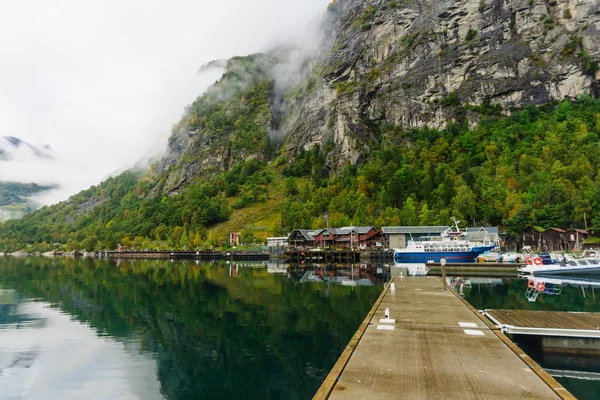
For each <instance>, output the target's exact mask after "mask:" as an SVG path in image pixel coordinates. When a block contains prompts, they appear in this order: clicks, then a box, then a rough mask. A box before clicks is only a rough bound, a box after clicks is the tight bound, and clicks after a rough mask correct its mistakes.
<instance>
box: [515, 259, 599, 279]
mask: <svg viewBox="0 0 600 400" xmlns="http://www.w3.org/2000/svg"><path fill="white" fill-rule="evenodd" d="M520 271H521V272H522V273H524V274H530V275H534V276H539V275H600V260H598V259H595V258H575V259H570V260H563V261H562V262H561V263H560V264H550V265H544V264H542V265H536V264H533V265H524V266H523V267H521V268H520Z"/></svg>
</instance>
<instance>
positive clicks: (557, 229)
mask: <svg viewBox="0 0 600 400" xmlns="http://www.w3.org/2000/svg"><path fill="white" fill-rule="evenodd" d="M546 230H547V231H555V232H558V233H565V232H566V231H565V230H564V229H560V228H548V229H546Z"/></svg>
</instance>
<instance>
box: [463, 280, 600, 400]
mask: <svg viewBox="0 0 600 400" xmlns="http://www.w3.org/2000/svg"><path fill="white" fill-rule="evenodd" d="M451 281H452V284H453V285H454V286H455V288H456V289H457V290H458V291H459V292H461V293H462V294H463V296H464V297H465V299H466V300H468V301H469V302H470V303H471V304H472V305H473V306H474V307H475V308H477V309H478V310H483V309H507V310H542V311H580V312H600V277H599V278H587V279H585V278H560V279H559V278H554V279H553V278H536V283H537V282H542V283H544V290H543V291H538V290H535V289H533V290H532V289H529V288H528V281H527V280H525V279H520V278H519V279H500V278H453V279H452V280H451ZM511 338H512V340H513V341H514V342H515V343H516V344H517V345H519V346H520V347H521V348H522V349H523V350H525V352H526V353H527V354H528V355H530V356H531V357H532V358H533V359H534V360H535V361H536V362H537V363H538V364H540V365H541V366H542V367H543V368H546V369H549V371H550V372H551V373H552V374H553V375H554V376H555V378H556V380H557V381H559V382H560V383H561V384H562V385H563V386H564V387H565V388H566V389H568V390H569V391H570V392H571V393H572V394H573V395H575V396H576V397H577V398H579V399H581V400H587V399H589V400H592V399H593V400H600V356H599V354H598V352H596V354H577V353H568V352H559V353H556V352H548V351H544V348H543V346H542V342H541V339H540V338H539V337H535V336H525V335H512V336H511ZM570 340H573V339H565V340H564V343H566V344H567V345H568V344H569V343H570V342H569V341H570ZM597 340H598V339H597ZM571 343H572V342H571ZM597 348H598V349H599V350H600V345H598V346H597ZM570 372H575V373H578V372H584V373H589V374H586V377H585V379H576V378H572V377H565V376H564V375H567V376H568V375H570ZM561 375H562V376H561Z"/></svg>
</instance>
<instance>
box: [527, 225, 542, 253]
mask: <svg viewBox="0 0 600 400" xmlns="http://www.w3.org/2000/svg"><path fill="white" fill-rule="evenodd" d="M543 232H544V228H540V227H538V226H528V227H526V228H525V229H523V240H522V245H523V246H529V247H531V249H532V250H533V251H535V252H538V251H542V250H540V249H541V248H542V233H543Z"/></svg>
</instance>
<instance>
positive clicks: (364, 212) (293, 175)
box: [0, 96, 600, 251]
mask: <svg viewBox="0 0 600 400" xmlns="http://www.w3.org/2000/svg"><path fill="white" fill-rule="evenodd" d="M454 107H456V108H457V109H458V110H464V111H465V113H466V112H471V111H473V107H472V106H469V105H461V104H459V103H458V102H456V104H454ZM247 110H249V111H248V113H254V112H255V111H253V108H252V107H249V108H247ZM217 111H218V112H222V110H217ZM476 111H478V112H479V113H480V114H488V116H487V117H486V118H484V119H483V120H481V121H480V123H479V124H478V125H477V127H475V128H469V126H468V123H467V122H466V118H465V119H464V121H462V122H460V121H459V122H456V123H450V124H449V125H448V127H447V128H446V129H444V130H435V129H430V128H422V129H418V130H410V131H404V130H402V129H400V128H398V127H390V126H386V125H385V124H383V123H377V122H373V123H372V124H371V127H372V130H373V132H375V133H376V137H377V142H376V143H371V148H372V151H371V154H370V156H369V158H368V159H365V160H363V161H362V162H361V163H360V164H359V165H358V166H348V167H346V169H345V170H344V172H343V173H341V174H339V175H333V174H330V173H329V170H328V169H327V167H326V165H325V164H326V163H325V155H326V154H327V152H328V151H330V150H331V146H332V145H331V144H324V145H323V146H322V147H318V146H316V147H314V148H313V149H312V150H307V151H303V152H301V154H300V155H299V156H298V158H297V159H294V160H291V162H290V160H287V159H284V158H283V157H277V156H275V158H274V159H273V160H272V162H266V161H263V160H260V159H258V158H250V159H248V160H246V161H239V162H237V163H236V164H234V165H233V166H232V167H231V168H230V169H229V170H228V171H227V172H220V173H215V174H212V175H207V176H204V177H199V178H196V179H195V180H194V181H193V183H192V184H190V185H188V186H186V187H185V188H184V189H183V190H182V191H181V192H179V193H178V194H177V195H174V196H170V195H167V194H163V193H162V192H159V193H158V194H157V193H156V192H155V191H153V189H154V188H155V187H156V186H157V184H159V182H160V180H161V175H160V174H159V173H153V172H148V173H145V174H135V173H132V172H126V173H124V174H122V175H120V176H118V177H116V178H111V179H109V180H107V181H106V182H103V183H102V184H100V185H98V186H97V187H93V188H91V189H89V190H87V191H84V192H81V193H80V194H78V195H76V196H73V197H72V198H71V199H69V201H68V202H63V203H60V204H58V205H55V206H51V207H45V208H43V209H42V210H39V211H37V212H35V213H33V214H31V215H28V216H26V217H24V218H23V219H21V220H14V221H9V222H7V223H5V224H3V225H0V250H2V251H14V250H18V249H30V250H32V249H38V250H48V249H51V248H54V247H53V244H55V243H56V244H60V246H61V248H66V249H83V248H85V249H88V250H91V249H94V248H97V249H100V248H114V247H115V246H116V245H117V243H122V244H124V245H126V246H136V247H137V248H145V247H160V246H162V247H168V248H197V247H203V246H208V245H211V244H213V245H214V244H217V243H218V241H219V240H223V239H224V237H223V235H218V234H216V232H219V231H218V229H215V227H218V224H219V223H222V222H224V221H227V220H228V219H229V218H230V216H231V215H232V212H236V213H243V212H244V210H245V209H247V207H252V206H253V205H255V204H260V203H264V202H268V201H269V200H270V199H272V198H274V197H277V198H279V197H281V196H284V197H285V199H286V201H285V202H284V205H283V206H282V207H278V208H273V209H272V210H271V211H270V213H271V214H272V215H276V216H280V220H281V223H280V225H279V226H278V227H276V228H273V229H271V230H272V231H269V232H266V234H281V233H285V232H287V231H289V230H291V229H293V228H311V227H312V228H317V227H322V226H324V225H325V220H324V214H325V213H328V215H329V223H330V226H342V225H349V224H355V225H359V224H360V225H363V224H365V225H370V224H373V225H375V226H377V227H381V226H383V225H396V224H403V225H415V224H447V223H449V218H450V216H455V217H457V218H459V219H461V220H463V221H469V223H470V224H471V223H473V224H477V225H479V224H493V225H498V224H501V225H504V226H506V227H507V229H508V232H509V234H512V235H514V236H515V237H516V236H517V233H518V232H519V231H520V230H521V229H522V228H523V227H524V226H526V225H528V224H535V225H539V226H543V227H550V226H559V227H569V226H571V225H573V226H582V225H583V221H584V215H585V218H587V221H588V223H590V221H591V224H599V223H600V176H599V173H598V172H599V168H600V151H599V150H600V141H599V135H600V101H599V100H595V99H592V98H591V97H588V96H582V97H581V98H579V99H578V100H577V101H575V102H571V101H567V100H565V101H563V102H561V103H559V104H548V105H546V106H543V107H540V108H536V107H529V108H526V109H524V110H520V111H519V112H514V113H513V114H512V115H511V116H508V117H506V116H500V115H496V114H498V110H496V109H494V108H493V107H487V108H486V107H479V108H478V109H477V110H476ZM248 117H249V118H250V117H251V115H250V114H248ZM203 118H208V119H210V115H208V116H207V115H204V117H203ZM212 123H214V124H217V125H218V123H219V122H218V121H214V120H213V122H212ZM215 129H217V128H215ZM244 228H245V229H246V230H249V231H250V234H249V235H248V236H250V237H251V236H252V235H251V227H238V229H239V230H242V229H244Z"/></svg>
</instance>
